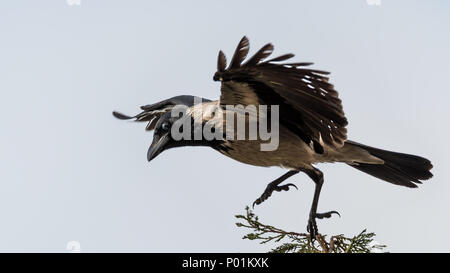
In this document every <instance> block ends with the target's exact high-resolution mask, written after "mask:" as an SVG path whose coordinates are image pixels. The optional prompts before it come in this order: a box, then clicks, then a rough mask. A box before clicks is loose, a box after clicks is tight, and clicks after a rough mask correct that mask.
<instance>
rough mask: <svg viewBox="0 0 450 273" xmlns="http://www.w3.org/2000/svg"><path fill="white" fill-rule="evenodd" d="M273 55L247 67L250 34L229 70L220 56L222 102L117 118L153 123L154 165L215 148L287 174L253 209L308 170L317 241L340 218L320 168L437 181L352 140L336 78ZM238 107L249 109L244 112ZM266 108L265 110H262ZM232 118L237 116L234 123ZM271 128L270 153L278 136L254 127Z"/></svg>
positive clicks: (404, 159) (398, 180) (400, 181)
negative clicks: (326, 200)
mask: <svg viewBox="0 0 450 273" xmlns="http://www.w3.org/2000/svg"><path fill="white" fill-rule="evenodd" d="M272 51H273V46H272V45H271V44H266V45H265V46H263V47H262V48H261V49H260V50H259V51H257V52H256V53H255V54H254V55H253V56H252V57H250V58H248V60H247V61H245V62H244V60H245V59H246V57H247V54H248V52H249V42H248V39H247V38H246V37H243V38H242V39H241V41H240V42H239V44H238V46H237V48H236V51H235V52H234V55H233V57H232V59H231V61H230V64H229V65H228V67H227V60H226V57H225V55H224V54H223V52H222V51H220V52H219V56H218V63H217V72H216V73H215V74H214V77H213V79H214V80H215V81H220V82H221V90H220V91H221V94H220V99H219V100H215V101H211V100H208V99H204V98H198V97H195V96H188V95H185V96H177V97H173V98H170V99H167V100H164V101H161V102H158V103H155V104H150V105H145V106H142V107H141V109H142V112H141V113H139V114H137V115H135V116H127V115H124V114H121V113H119V112H113V115H114V116H115V117H116V118H119V119H134V120H135V121H138V122H147V127H146V130H154V136H153V142H152V144H151V145H150V147H149V149H148V152H147V159H148V161H150V160H152V159H154V158H155V157H156V156H157V155H159V154H160V153H161V152H162V151H164V150H167V149H170V148H174V147H183V146H208V147H211V148H213V149H215V150H217V151H219V152H220V153H222V154H224V155H226V156H228V157H230V158H232V159H235V160H237V161H239V162H242V163H246V164H250V165H254V166H263V167H270V166H279V167H282V168H285V169H287V172H286V173H285V174H284V175H282V176H281V177H279V178H278V179H275V180H274V181H272V182H270V183H269V184H268V185H267V187H266V189H265V190H264V192H263V193H262V195H261V196H260V197H259V198H257V199H256V201H254V203H253V205H258V204H261V203H262V202H264V201H265V200H267V199H268V198H269V197H270V196H271V194H272V193H273V192H274V191H287V190H289V187H291V186H293V187H295V185H293V184H284V185H280V184H281V183H282V182H283V181H285V180H286V179H287V178H289V177H291V176H293V175H295V174H297V173H299V172H304V173H306V174H307V175H308V176H309V177H310V178H311V179H312V181H313V182H314V183H315V190H314V197H313V201H312V205H311V209H310V213H309V218H308V224H307V231H308V232H309V233H310V235H311V238H315V236H316V235H317V234H318V228H317V223H316V219H322V218H329V217H331V216H332V214H338V215H339V213H338V212H337V211H328V212H325V213H318V212H317V207H318V202H319V196H320V191H321V188H322V185H323V182H324V176H323V173H322V172H321V171H320V170H319V169H317V168H316V167H314V165H315V164H317V163H324V162H326V163H333V162H343V163H346V164H348V165H349V166H351V167H353V168H356V169H358V170H360V171H363V172H365V173H367V174H370V175H372V176H374V177H377V178H379V179H381V180H384V181H386V182H389V183H392V184H395V185H400V186H405V187H409V188H415V187H417V184H421V181H422V180H427V179H429V178H431V177H432V176H433V175H432V174H431V172H430V170H431V168H432V164H431V162H430V161H429V160H428V159H425V158H423V157H419V156H415V155H409V154H403V153H397V152H391V151H386V150H381V149H377V148H373V147H370V146H366V145H363V144H360V143H357V142H354V141H350V140H347V129H346V126H347V118H346V117H345V115H344V111H343V108H342V103H341V100H340V99H339V97H338V92H336V90H335V89H334V86H333V85H332V84H331V83H330V82H329V78H328V76H327V75H328V74H329V73H328V72H325V71H321V70H316V69H310V68H307V66H309V65H311V64H312V63H305V62H292V63H287V62H284V61H286V60H288V59H290V58H292V57H293V56H294V55H293V54H285V55H282V56H279V57H276V58H272V59H269V60H266V59H267V57H268V56H269V55H270V54H271V53H272ZM238 106H242V107H245V108H244V111H242V109H243V108H239V107H238ZM251 106H253V107H254V108H251ZM264 107H265V108H264ZM262 108H264V109H265V110H266V111H265V112H264V111H261V109H262ZM249 109H250V110H249ZM175 110H176V111H175ZM252 115H254V117H258V118H252ZM229 116H231V117H232V118H231V119H228V117H229ZM239 119H241V120H244V122H243V124H244V126H243V128H244V134H243V135H242V134H241V135H239V134H240V132H239V126H238V124H237V123H238V122H235V121H237V120H239ZM273 120H275V123H272V121H273ZM269 121H270V122H269ZM264 126H266V127H268V130H269V129H270V130H271V132H273V131H275V130H276V133H277V134H276V136H274V139H275V144H276V145H275V146H274V147H272V148H270V149H263V146H262V145H263V144H267V143H268V142H269V141H272V140H273V139H272V140H268V139H267V137H263V135H262V134H260V135H258V134H256V136H253V138H252V137H251V129H252V128H253V129H254V130H253V131H255V128H256V130H257V129H261V128H263V127H264ZM205 128H206V129H207V130H206V129H205ZM241 129H242V128H241ZM268 130H267V131H268ZM241 131H242V130H241ZM205 132H208V133H209V135H210V136H209V137H207V136H206V135H205ZM259 132H260V133H261V130H260V131H259ZM181 134H182V136H183V137H180V135H181ZM202 134H203V135H202ZM211 135H212V137H211ZM198 136H200V137H198ZM239 136H241V137H239Z"/></svg>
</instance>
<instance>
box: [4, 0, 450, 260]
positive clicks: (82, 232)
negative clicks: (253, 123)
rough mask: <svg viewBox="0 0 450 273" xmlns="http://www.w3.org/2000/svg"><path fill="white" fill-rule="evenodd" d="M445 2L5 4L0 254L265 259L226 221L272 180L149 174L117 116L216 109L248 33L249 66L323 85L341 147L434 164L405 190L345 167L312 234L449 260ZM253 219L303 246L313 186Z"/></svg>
mask: <svg viewBox="0 0 450 273" xmlns="http://www.w3.org/2000/svg"><path fill="white" fill-rule="evenodd" d="M449 11H450V2H449V1H406V0H405V1H384V0H381V5H380V6H373V5H368V4H367V2H366V1H365V0H353V1H334V0H329V1H278V2H276V4H274V2H273V1H257V2H256V1H195V2H194V1H177V2H175V1H144V0H142V1H137V0H136V1H125V0H117V1H115V0H81V5H73V6H71V5H68V3H67V1H66V0H47V1H44V0H41V1H23V0H14V1H12V0H10V1H1V2H0V37H1V38H0V92H1V100H0V111H1V112H0V122H1V125H2V129H1V134H0V151H1V153H0V160H1V164H0V217H1V219H2V220H1V224H0V251H1V252H67V251H68V250H67V249H66V246H67V243H68V242H69V241H78V242H79V243H80V245H81V251H83V252H266V251H268V250H270V249H271V248H272V247H273V245H270V244H269V245H259V244H258V243H256V242H253V241H246V240H242V239H241V238H242V236H243V235H244V234H245V233H246V231H247V230H244V229H239V228H237V227H235V222H236V220H235V218H234V215H236V214H241V213H244V212H245V210H244V208H245V206H247V205H251V203H252V202H253V201H254V200H255V199H256V198H257V197H258V196H259V195H260V194H261V193H262V191H263V190H264V189H265V187H266V184H267V183H268V182H270V181H272V180H273V179H275V178H277V177H278V176H281V175H282V174H283V173H284V172H285V171H284V170H282V169H280V168H261V167H254V166H250V165H244V164H241V163H238V162H235V161H233V160H231V159H228V158H226V157H225V156H223V155H221V154H219V153H218V152H216V151H214V150H212V149H209V148H198V147H197V148H196V147H190V148H180V149H172V150H169V151H166V152H164V153H163V154H161V155H160V156H158V157H157V158H156V159H155V160H154V161H152V162H151V163H148V162H147V160H146V153H147V148H148V146H149V144H150V143H151V140H152V133H150V132H145V131H144V127H145V125H144V124H137V123H131V122H123V121H119V120H116V119H114V118H113V117H112V115H111V111H112V110H120V111H123V112H124V113H129V114H133V113H136V112H137V111H138V110H139V109H138V107H139V106H141V105H145V104H149V103H154V102H158V101H160V100H162V99H165V98H169V97H172V96H175V95H181V94H193V95H197V96H202V97H205V98H209V99H217V98H218V96H219V83H217V82H214V81H213V80H212V76H213V74H214V72H215V70H216V58H217V53H218V51H219V50H220V49H222V50H224V52H225V53H226V55H227V56H228V58H229V59H230V58H231V56H232V53H233V50H234V48H235V47H236V45H237V43H238V41H239V40H240V38H241V37H242V36H243V35H247V36H248V37H249V39H250V50H251V53H253V52H255V51H256V50H257V49H259V47H261V46H263V45H264V44H265V43H267V42H271V43H273V44H274V46H275V54H276V55H278V54H284V53H289V52H292V53H295V54H296V57H295V61H306V62H309V61H312V62H315V65H314V68H317V69H322V70H327V71H331V72H332V74H331V81H332V82H333V83H334V84H335V87H336V89H337V90H338V91H339V93H340V97H341V98H342V100H343V105H344V110H345V113H346V115H347V117H348V120H349V126H348V136H349V139H352V140H356V141H358V142H362V143H365V144H368V145H371V146H376V147H380V148H384V149H390V150H395V151H399V152H405V153H412V154H417V155H421V156H424V157H427V158H429V159H430V160H431V161H432V163H433V165H434V168H433V173H434V175H435V177H434V178H433V179H432V180H430V181H426V182H425V183H424V184H423V185H421V186H420V187H419V188H417V189H409V188H405V187H398V186H395V185H392V184H389V183H385V182H382V181H381V180H378V179H376V178H373V177H370V176H368V175H367V174H364V173H362V172H359V171H357V170H356V169H353V168H351V167H348V166H346V165H344V164H322V165H318V168H320V169H321V170H322V171H323V172H324V174H325V184H324V186H323V190H322V195H321V199H320V203H319V211H328V210H338V211H339V212H340V213H341V215H342V217H341V218H339V217H333V218H331V219H325V220H318V225H319V230H320V231H321V232H322V233H325V234H330V233H331V234H340V233H344V234H346V235H347V236H353V235H356V234H358V233H359V232H361V231H362V230H363V229H365V228H367V229H368V231H370V232H375V233H376V234H377V237H376V240H377V241H378V242H380V243H383V244H386V245H388V250H389V251H393V252H416V251H425V252H432V251H433V252H434V251H437V252H448V251H450V236H448V231H449V230H450V218H449V207H450V198H449V195H450V175H449V171H448V170H446V168H448V167H449V163H450V162H449V158H448V157H446V155H447V154H448V153H450V149H449V145H448V139H449V138H450V130H449V126H448V117H449V115H450V107H449V105H448V101H449V98H450V96H449V93H450V90H449V89H448V82H447V81H448V78H449V72H450V53H449V48H450V36H449V35H448V27H449V25H450V16H448V14H449ZM288 182H290V183H294V184H296V185H297V186H298V187H299V191H295V190H291V191H289V192H282V193H274V195H273V196H272V197H271V198H270V199H269V200H268V201H267V202H265V203H263V204H262V205H260V206H258V207H257V208H255V213H256V214H257V215H259V217H260V220H261V221H262V222H264V223H268V224H271V225H275V226H277V227H280V228H283V229H286V230H292V231H298V232H303V231H305V230H306V224H307V217H308V212H309V208H310V203H311V200H312V196H313V189H314V183H313V182H312V181H311V180H310V179H309V178H307V176H306V175H304V174H299V175H296V176H294V177H292V178H291V179H289V180H288Z"/></svg>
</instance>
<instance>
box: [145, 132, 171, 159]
mask: <svg viewBox="0 0 450 273" xmlns="http://www.w3.org/2000/svg"><path fill="white" fill-rule="evenodd" d="M169 139H170V138H169V134H168V133H167V134H164V135H162V136H161V137H160V136H156V135H155V136H154V137H153V142H152V145H150V147H149V148H148V152H147V160H148V161H150V160H152V159H153V158H155V157H156V156H157V155H159V154H160V153H161V152H162V151H164V149H165V148H166V145H167V143H168V142H169Z"/></svg>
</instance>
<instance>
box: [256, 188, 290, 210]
mask: <svg viewBox="0 0 450 273" xmlns="http://www.w3.org/2000/svg"><path fill="white" fill-rule="evenodd" d="M290 186H292V187H294V188H296V189H297V190H298V188H297V186H295V185H294V184H292V183H289V184H286V185H281V186H278V185H272V184H269V185H267V187H266V189H265V190H264V192H263V194H261V196H260V197H259V198H258V199H256V200H255V202H253V207H255V205H259V204H261V203H262V202H264V201H266V200H267V199H268V198H269V197H270V196H271V195H272V193H273V192H274V191H288V190H289V187H290Z"/></svg>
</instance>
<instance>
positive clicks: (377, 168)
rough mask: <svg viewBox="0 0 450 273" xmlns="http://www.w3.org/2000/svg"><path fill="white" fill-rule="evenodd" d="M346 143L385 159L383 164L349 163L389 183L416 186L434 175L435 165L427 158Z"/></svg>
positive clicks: (350, 142)
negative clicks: (432, 169)
mask: <svg viewBox="0 0 450 273" xmlns="http://www.w3.org/2000/svg"><path fill="white" fill-rule="evenodd" d="M345 145H350V146H354V147H358V148H361V149H363V150H365V151H367V152H369V153H370V154H371V155H372V156H375V157H377V158H379V159H381V160H383V161H384V163H383V164H368V163H358V164H357V165H356V164H349V165H350V166H352V167H353V168H355V169H358V170H360V171H363V172H365V173H367V174H370V175H372V176H375V177H377V178H379V179H382V180H384V181H387V182H389V183H392V184H396V185H401V186H405V187H410V188H416V187H417V185H416V184H422V182H421V180H427V179H430V178H431V177H433V174H432V173H431V172H430V170H431V168H432V167H433V165H432V164H431V162H430V161H429V160H428V159H426V158H423V157H420V156H416V155H409V154H402V153H396V152H391V151H386V150H381V149H377V148H373V147H369V146H366V145H363V144H360V143H357V142H353V141H347V142H346V143H345Z"/></svg>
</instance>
